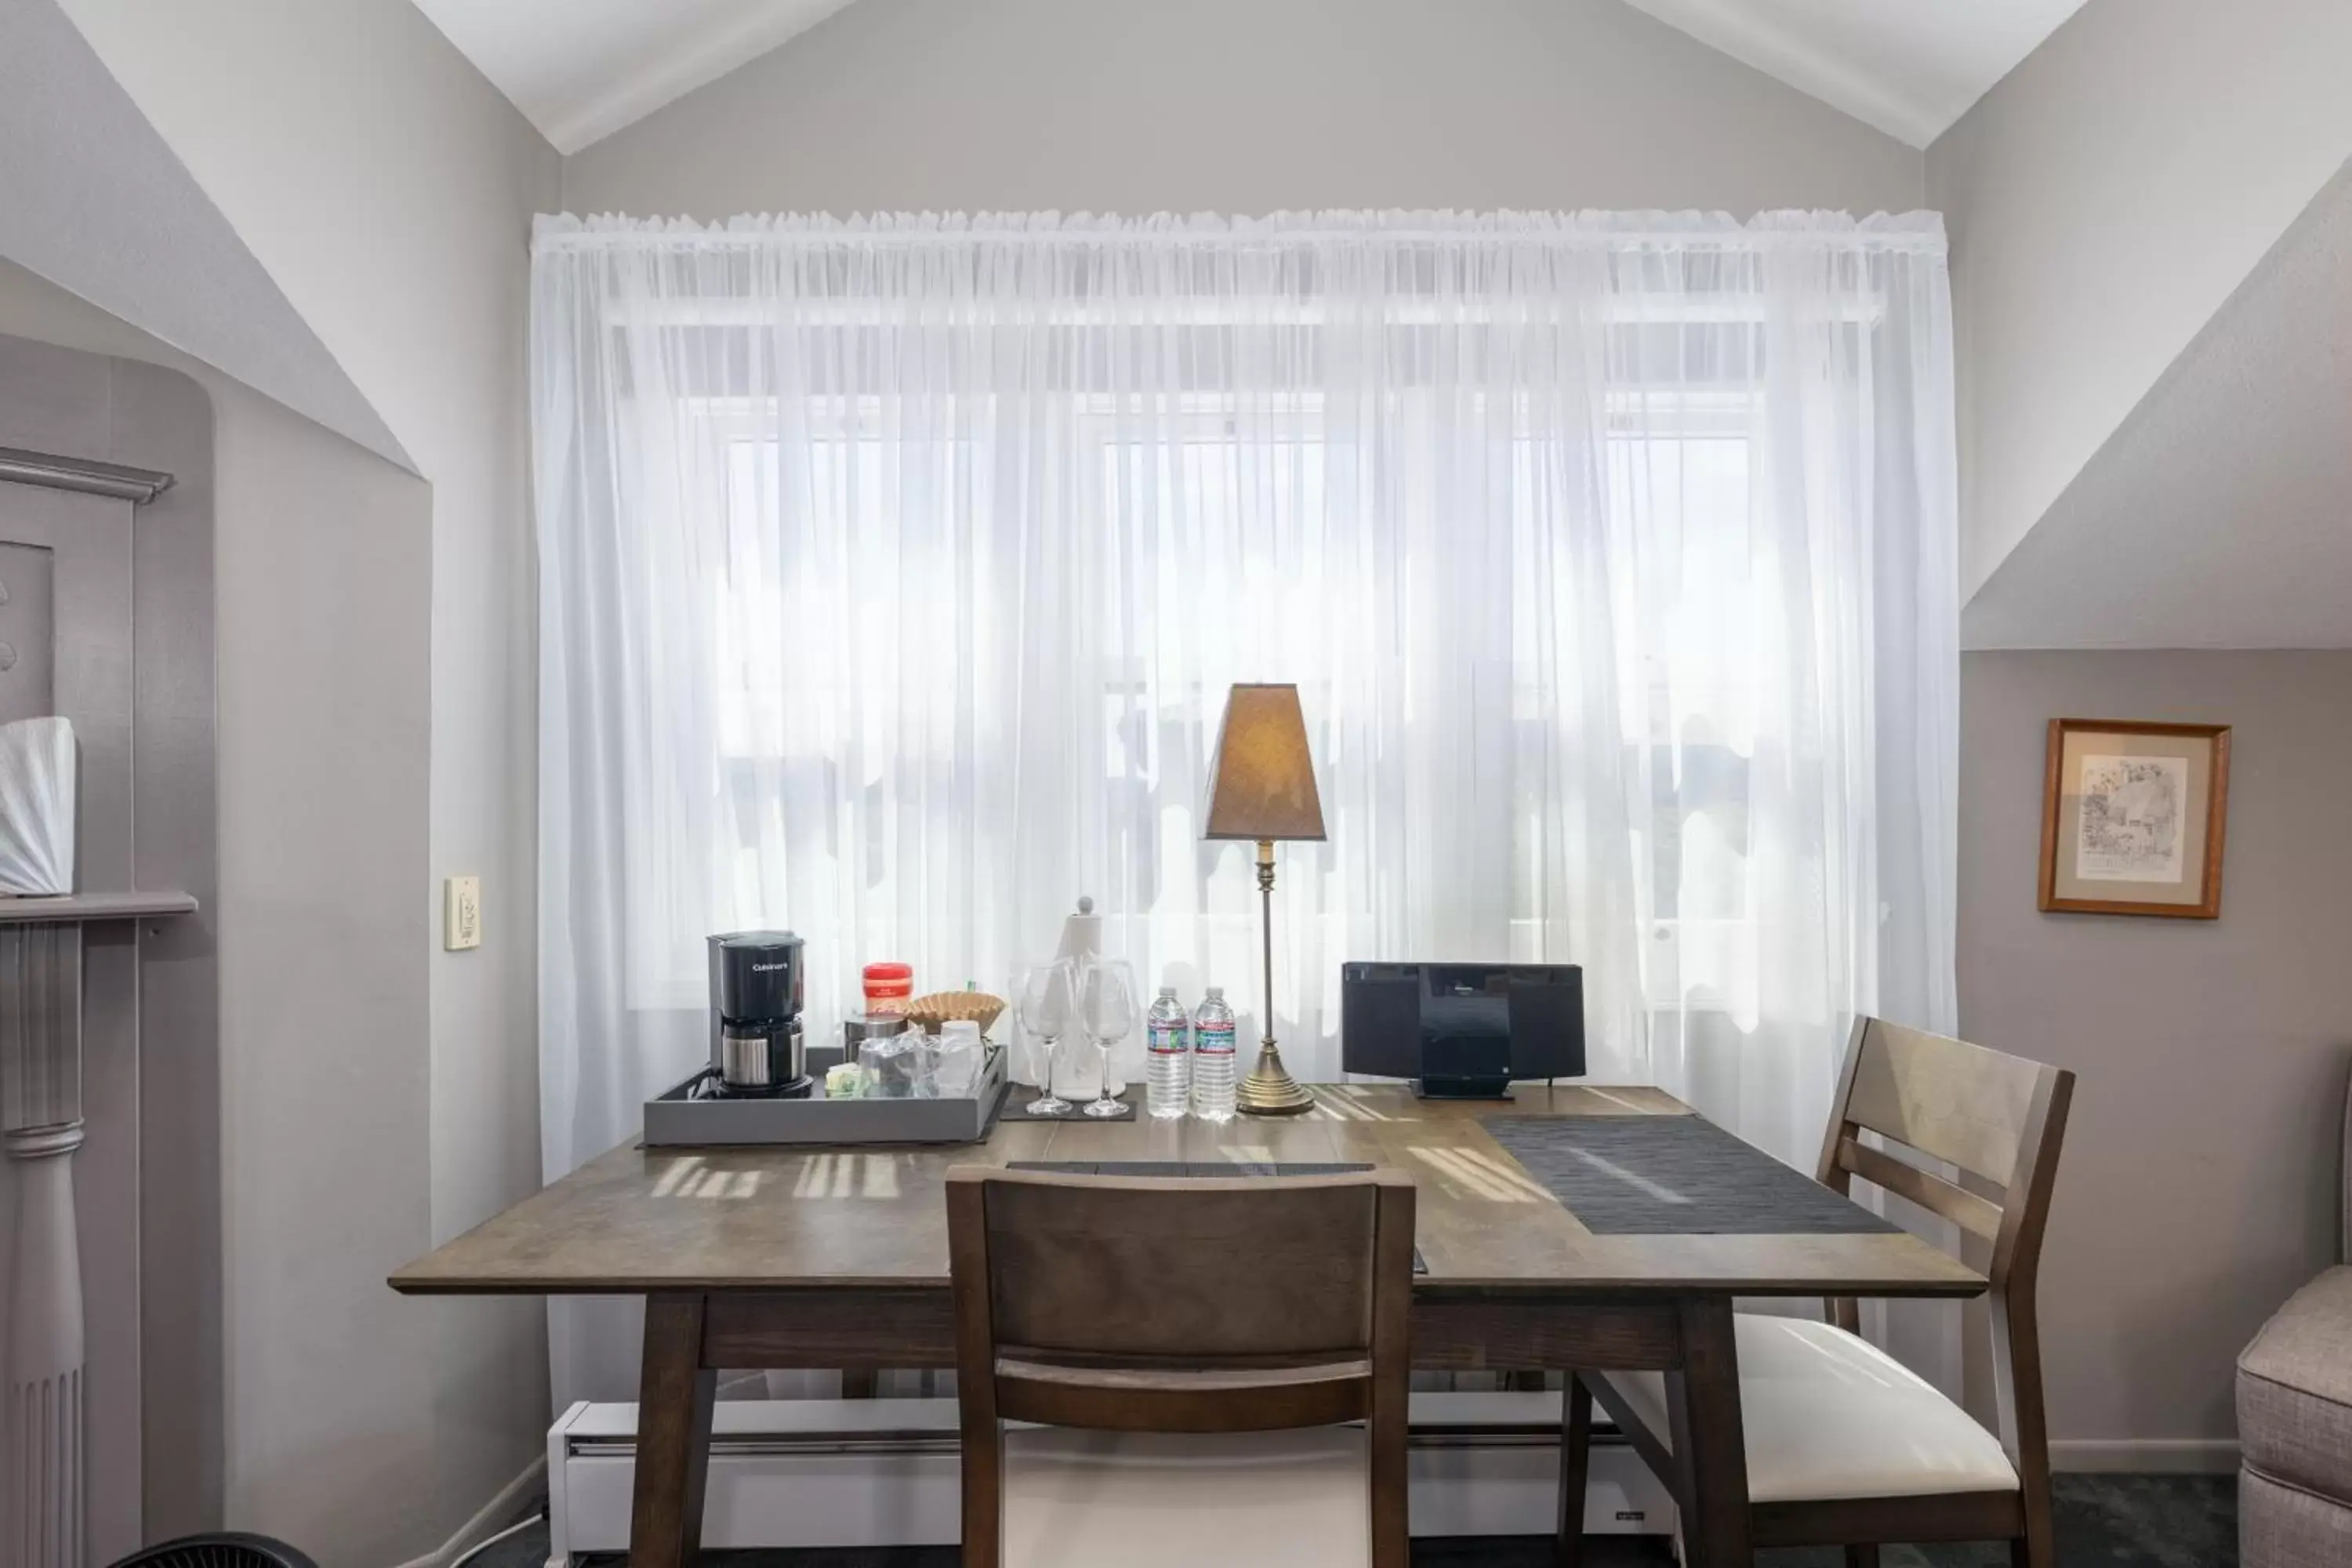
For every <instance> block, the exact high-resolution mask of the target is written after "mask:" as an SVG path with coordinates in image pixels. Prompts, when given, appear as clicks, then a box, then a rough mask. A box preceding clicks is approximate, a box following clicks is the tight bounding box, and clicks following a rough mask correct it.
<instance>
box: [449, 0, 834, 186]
mask: <svg viewBox="0 0 2352 1568" xmlns="http://www.w3.org/2000/svg"><path fill="white" fill-rule="evenodd" d="M849 3H850V0H416V4H417V6H418V8H419V9H421V10H422V11H424V13H425V15H426V16H430V17H432V18H433V23H434V25H435V26H437V27H439V28H440V29H441V31H442V32H444V33H445V34H446V35H447V36H448V37H449V41H450V42H451V43H453V44H456V45H457V47H458V48H460V49H461V50H463V51H464V52H465V54H466V57H467V58H468V59H470V60H472V61H473V62H474V65H475V68H477V69H478V70H479V71H480V72H481V73H482V74H483V75H484V76H486V77H488V78H489V79H491V80H492V81H494V82H496V83H497V84H498V85H499V90H501V91H502V92H504V93H505V94H506V95H507V97H508V98H509V100H512V102H513V103H514V106H515V107H516V108H517V109H520V110H522V111H523V113H524V114H525V115H527V116H529V117H530V122H531V123H532V124H533V125H536V126H538V127H539V133H540V134H541V135H542V136H544V137H546V138H547V139H548V141H549V142H552V143H553V144H554V146H555V150H556V151H557V152H559V153H576V152H578V151H579V150H580V149H581V148H583V147H585V146H586V145H588V143H590V142H594V141H597V140H598V139H600V138H602V137H605V136H609V135H611V134H612V133H613V132H615V131H618V130H620V129H621V128H622V127H623V126H625V125H628V124H630V123H632V122H633V121H637V120H641V119H643V118H644V117H645V116H646V115H648V114H651V113H652V112H653V111H654V110H656V109H659V108H660V107H661V106H662V105H664V104H666V103H667V102H669V101H670V100H672V99H676V98H679V97H683V96H684V95H685V94H687V93H689V92H692V91H693V90H694V89H696V88H698V87H700V86H702V85H703V84H704V83H705V82H709V81H716V80H717V79H719V78H720V77H722V76H725V75H726V74H727V73H728V72H729V71H731V70H733V69H734V68H736V67H737V66H740V65H741V64H743V63H744V62H745V61H746V60H751V59H756V58H759V57H760V56H761V55H763V54H766V53H767V52H768V51H769V50H770V49H772V48H774V47H776V46H777V45H779V44H781V43H783V42H785V41H786V40H787V39H790V38H792V37H795V36H797V35H799V34H800V33H802V32H804V31H806V30H807V29H808V28H810V27H813V26H816V24H817V23H819V22H822V21H824V19H825V18H826V17H827V16H832V15H833V14H834V13H835V11H838V10H840V9H841V8H842V7H843V6H844V5H848V4H849Z"/></svg>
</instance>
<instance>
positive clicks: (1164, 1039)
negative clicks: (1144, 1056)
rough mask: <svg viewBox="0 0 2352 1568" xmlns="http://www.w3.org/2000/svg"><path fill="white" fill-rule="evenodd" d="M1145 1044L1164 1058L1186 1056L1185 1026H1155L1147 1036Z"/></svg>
mask: <svg viewBox="0 0 2352 1568" xmlns="http://www.w3.org/2000/svg"><path fill="white" fill-rule="evenodd" d="M1145 1043H1146V1044H1147V1045H1148V1046H1149V1047H1150V1048H1151V1049H1152V1050H1155V1051H1157V1052H1159V1053H1160V1055H1162V1056H1169V1055H1175V1056H1181V1055H1183V1054H1184V1026H1183V1025H1181V1024H1154V1025H1152V1026H1151V1027H1150V1031H1149V1033H1148V1034H1147V1035H1146V1036H1145Z"/></svg>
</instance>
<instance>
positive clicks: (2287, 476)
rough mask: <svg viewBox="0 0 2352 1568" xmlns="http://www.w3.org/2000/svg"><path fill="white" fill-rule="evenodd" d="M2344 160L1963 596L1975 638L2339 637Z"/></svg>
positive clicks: (2346, 330) (2271, 641)
mask: <svg viewBox="0 0 2352 1568" xmlns="http://www.w3.org/2000/svg"><path fill="white" fill-rule="evenodd" d="M2347 589H2352V164H2347V165H2346V166H2345V168H2344V169H2343V170H2341V171H2339V172H2338V173H2337V174H2336V176H2335V178H2333V179H2332V180H2330V181H2329V182H2328V183H2327V184H2326V185H2325V186H2324V187H2322V188H2321V190H2320V193H2319V195H2317V196H2315V197H2314V198H2313V200H2312V202H2311V204H2310V205H2309V206H2307V207H2306V208H2305V210H2304V212H2303V214H2302V216H2300V217H2298V218H2297V219H2296V220H2295V222H2294V225H2293V226H2290V227H2289V228H2288V229H2287V231H2286V233H2285V234H2284V235H2283V236H2282V237H2280V239H2279V240H2278V242H2277V244H2276V245H2274V246H2273V247H2272V248H2271V250H2270V251H2269V253H2268V254H2267V255H2265V256H2264V257H2263V260H2262V262H2261V264H2260V265H2259V266H2257V267H2256V268H2254V269H2253V271H2252V273H2251V274H2250V275H2249V276H2248V277H2247V279H2246V280H2245V281H2244V282H2243V283H2242V284H2241V285H2240V286H2239V287H2238V289H2236V291H2235V292H2234V293H2232V294H2231V297H2230V299H2229V300H2228V301H2227V302H2226V303H2225V304H2224V305H2223V306H2222V307H2221V310H2218V311H2217V312H2215V314H2214V316H2213V318H2212V320H2211V321H2209V322H2208V323H2207V324H2206V326H2205V328H2204V329H2203V330H2202V331H2200V332H2199V333H2198V335H2197V337H2196V338H2195V339H2194V340H2193V341H2192V342H2190V343H2189V347H2188V348H2187V349H2186V350H2184V351H2183V352H2182V353H2181V354H2180V356H2179V359H2177V360H2176V361H2175V362H2174V363H2173V364H2172V366H2171V368H2170V369H2169V370H2168V371H2167V373H2166V374H2164V376H2163V377H2162V378H2161V379H2160V380H2158V383H2157V384H2156V385H2155V387H2154V388H2152V389H2151V390H2150V391H2149V393H2148V394H2147V396H2146V397H2145V398H2143V399H2142V400H2141V402H2140V403H2139V405H2137V407H2136V408H2135V409H2134V410H2133V412H2132V414H2131V415H2130V416H2129V417H2128V418H2127V419H2126V421H2125V422H2124V424H2123V426H2122V427H2121V428H2119V429H2118V430H2117V431H2116V434H2115V435H2114V436H2113V437H2110V438H2109V439H2108V441H2107V442H2106V444H2105V446H2104V447H2101V448H2100V450H2099V452H2098V454H2097V455H2096V456H2095V457H2094V458H2092V459H2091V461H2090V462H2089V464H2088V465H2086V466H2085V467H2084V469H2083V471H2082V472H2081V474H2079V475H2078V476H2077V477H2076V478H2075V479H2074V482H2073V483H2072V484H2071V485H2069V486H2068V487H2067V489H2065V490H2064V491H2063V493H2062V494H2061V495H2060V496H2059V498H2058V500H2057V503H2056V504H2055V505H2054V506H2053V507H2052V508H2051V509H2050V510H2049V511H2048V512H2046V513H2044V514H2043V516H2042V521H2040V522H2038V523H2037V524H2035V525H2034V527H2033V529H2032V531H2031V532H2029V533H2027V534H2026V536H2025V537H2024V539H2023V540H2022V541H2021V542H2019V544H2018V546H2017V548H2016V549H2015V550H2014V551H2012V552H2011V553H2010V555H2009V557H2008V559H2006V560H2005V561H2003V562H2002V563H2001V564H2000V567H1999V568H1998V569H1997V570H1996V571H1995V572H1994V573H1993V574H1992V575H1991V576H1990V578H1988V579H1987V580H1986V582H1985V584H1984V586H1983V587H1981V588H1980V589H1979V590H1978V591H1977V594H1976V595H1975V597H1973V598H1972V599H1970V600H1969V605H1968V608H1967V610H1966V611H1965V612H1964V614H1963V616H1962V636H1963V640H1964V641H1965V643H1966V644H1967V646H1969V647H1986V648H1992V647H2016V648H2095V647H2216V648H2220V647H2352V591H2347Z"/></svg>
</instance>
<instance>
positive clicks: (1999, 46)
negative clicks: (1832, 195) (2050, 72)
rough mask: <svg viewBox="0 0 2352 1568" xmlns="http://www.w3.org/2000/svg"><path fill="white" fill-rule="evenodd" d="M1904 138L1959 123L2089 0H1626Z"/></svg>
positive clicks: (1918, 138)
mask: <svg viewBox="0 0 2352 1568" xmlns="http://www.w3.org/2000/svg"><path fill="white" fill-rule="evenodd" d="M1626 3H1627V4H1629V5H1633V6H1635V7H1637V8H1638V9H1640V10H1643V11H1647V12H1648V13H1649V14H1650V15H1651V16H1655V17H1657V18H1658V19H1659V20H1660V21H1662V22H1667V23H1670V24H1672V25H1673V26H1676V27H1679V28H1681V29H1682V30H1683V31H1684V32H1685V33H1688V34H1689V35H1690V36H1691V37H1695V38H1696V39H1698V40H1699V41H1700V42H1701V43H1706V44H1712V45H1713V46H1714V47H1717V48H1718V49H1721V50H1722V51H1723V52H1724V53H1725V54H1727V55H1729V56H1731V57H1732V58H1734V59H1738V60H1742V61H1745V62H1746V63H1747V64H1748V65H1751V66H1754V67H1755V68H1757V69H1758V70H1760V71H1763V72H1765V73H1766V74H1767V75H1769V76H1776V77H1778V78H1780V79H1781V80H1782V81H1785V82H1787V83H1788V84H1789V85H1790V87H1793V88H1795V89H1798V90H1799V91H1800V92H1806V93H1811V95H1812V96H1813V97H1815V98H1818V99H1820V100H1822V102H1824V103H1827V104H1829V105H1831V106H1832V107H1833V108H1837V109H1843V110H1845V111H1846V112H1847V113H1848V114H1851V115H1853V117H1854V118H1855V119H1856V120H1860V121H1864V122H1866V123H1868V124H1871V125H1874V126H1876V127H1877V128H1878V129H1879V130H1881V131H1884V132H1886V133H1887V134H1888V135H1889V136H1892V137H1895V139H1896V140H1898V141H1902V142H1909V143H1910V144H1911V145H1912V146H1914V147H1925V146H1927V144H1928V143H1929V142H1933V141H1934V140H1935V139H1936V138H1937V137H1938V136H1941V135H1942V134H1943V133H1944V132H1946V131H1948V130H1949V129H1950V128H1951V125H1952V122H1953V121H1956V120H1958V119H1959V117H1960V116H1961V115H1963V114H1966V113H1967V112H1968V111H1969V108H1970V106H1972V105H1973V104H1974V103H1975V102H1976V100H1978V99H1979V98H1982V97H1983V96H1984V95H1985V93H1986V91H1987V90H1988V89H1990V88H1991V87H1992V85H1993V84H1994V83H1995V82H1997V81H1999V80H2000V79H2001V78H2002V77H2004V76H2007V75H2008V74H2009V72H2010V68H2011V67H2013V66H2015V65H2016V64H2017V62H2018V61H2020V60H2021V59H2023V58H2025V57H2026V56H2028V55H2030V54H2032V52H2033V51H2034V50H2035V49H2036V48H2039V47H2041V45H2042V40H2043V39H2044V38H2047V37H2049V36H2050V35H2051V34H2052V33H2054V32H2056V31H2057V30H2058V27H2059V25H2060V24H2061V23H2063V22H2064V21H2065V20H2066V18H2067V17H2069V16H2073V15H2074V13H2075V12H2077V11H2079V10H2081V9H2082V8H2083V5H2084V0H1626Z"/></svg>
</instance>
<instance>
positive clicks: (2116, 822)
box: [2041, 719, 2230, 921]
mask: <svg viewBox="0 0 2352 1568" xmlns="http://www.w3.org/2000/svg"><path fill="white" fill-rule="evenodd" d="M2229 801H2230V727H2229V726H2228V725H2226V724H2152V723H2145V722H2140V721H2134V720H2111V719H2053V720H2052V721H2050V736H2049V744H2048V754H2047V757H2046V758H2045V761H2044V763H2043V771H2042V878H2041V907H2042V910H2044V911H2058V912H2064V913H2074V914H2101V915H2161V916H2168V917H2170V918H2172V919H2176V920H2202V921H2210V920H2215V919H2218V918H2220V916H2221V851H2222V848H2223V843H2224V837H2225V830H2226V828H2227V826H2228V818H2229Z"/></svg>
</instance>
